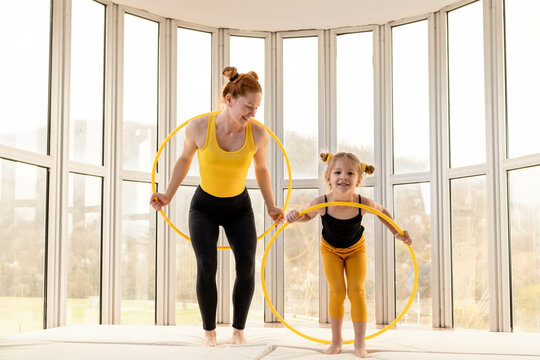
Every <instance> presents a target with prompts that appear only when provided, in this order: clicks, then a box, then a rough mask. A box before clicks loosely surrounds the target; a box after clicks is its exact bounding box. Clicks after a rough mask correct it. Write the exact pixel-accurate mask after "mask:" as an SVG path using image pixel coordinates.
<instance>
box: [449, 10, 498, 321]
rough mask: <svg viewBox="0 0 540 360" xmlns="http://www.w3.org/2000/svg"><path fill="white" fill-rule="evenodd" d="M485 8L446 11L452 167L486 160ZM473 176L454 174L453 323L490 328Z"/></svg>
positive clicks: (483, 194) (484, 242)
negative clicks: (455, 175)
mask: <svg viewBox="0 0 540 360" xmlns="http://www.w3.org/2000/svg"><path fill="white" fill-rule="evenodd" d="M482 11H483V10H482V3H481V2H480V1H477V2H474V3H471V4H469V5H466V6H463V7H460V8H458V9H456V10H453V11H451V12H449V13H448V14H447V16H448V81H449V84H448V85H449V87H448V103H449V113H448V119H449V137H450V138H449V143H450V154H449V155H450V164H449V166H450V167H452V168H456V167H460V166H468V165H477V164H485V163H486V150H485V147H486V141H485V139H486V130H485V123H486V120H485V111H484V108H485V102H484V96H485V94H484V50H483V49H484V40H483V34H484V31H483V26H482V17H483V16H482ZM470 175H471V176H468V177H463V178H456V179H450V207H451V212H450V213H451V228H450V229H451V230H450V231H451V240H452V279H453V282H452V283H453V289H452V293H453V307H454V309H453V310H454V326H455V327H464V328H475V329H487V328H488V327H489V323H488V313H489V288H488V273H489V270H488V261H487V260H488V236H487V227H486V226H487V204H486V198H487V189H486V176H485V175H483V174H482V175H478V174H474V173H471V174H470ZM474 175H478V176H474Z"/></svg>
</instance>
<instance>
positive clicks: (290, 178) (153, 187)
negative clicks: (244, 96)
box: [152, 111, 292, 250]
mask: <svg viewBox="0 0 540 360" xmlns="http://www.w3.org/2000/svg"><path fill="white" fill-rule="evenodd" d="M219 112H220V111H213V112H209V113H205V114H201V115H197V116H194V117H192V118H191V119H189V120H186V121H184V122H183V123H182V124H180V125H179V126H178V127H177V128H176V129H174V130H173V131H172V132H171V133H170V134H169V136H167V138H166V139H165V140H164V141H163V142H162V143H161V146H160V147H159V150H158V152H157V154H156V157H155V158H154V164H153V165H152V193H155V192H156V169H157V163H158V160H159V157H160V155H161V152H162V151H163V149H164V148H165V145H167V143H168V142H169V140H171V138H172V137H173V136H174V135H175V134H176V133H177V132H178V131H179V130H180V129H182V128H183V127H184V126H186V125H187V124H189V122H190V121H191V120H193V119H196V118H198V117H201V116H206V115H212V114H217V113H219ZM250 120H251V121H253V122H254V123H256V124H259V125H261V126H262V127H263V128H264V129H265V130H266V132H268V134H270V136H272V138H274V140H275V141H276V143H277V144H278V145H279V148H280V149H281V152H282V153H283V157H284V158H285V162H286V163H287V172H288V173H289V186H288V188H287V197H286V198H285V204H284V205H283V211H285V209H286V208H287V205H288V204H289V198H290V197H291V187H292V174H291V163H290V162H289V157H288V156H287V152H286V151H285V148H284V147H283V145H282V144H281V142H280V141H279V139H278V138H277V136H276V135H275V134H274V133H273V132H272V130H270V129H269V128H268V127H267V126H266V125H264V124H262V123H260V122H258V121H257V120H255V119H250ZM159 212H160V214H161V216H163V219H165V221H166V222H167V224H169V226H170V227H171V228H173V229H174V231H176V232H177V233H178V235H180V236H181V237H183V238H184V239H186V240H189V241H191V239H190V238H189V236H187V235H186V234H184V233H183V232H181V231H180V230H179V229H178V228H177V227H176V226H174V224H173V223H172V222H171V221H170V220H169V218H168V217H167V215H165V212H164V211H163V209H162V210H159ZM273 226H274V224H272V225H270V227H269V228H268V229H266V231H265V232H263V233H262V234H261V235H259V236H258V237H257V240H260V239H262V238H263V237H265V236H266V234H268V233H269V232H270V231H271V230H272V227H273ZM217 248H218V249H220V250H225V249H230V248H231V247H230V246H218V247H217Z"/></svg>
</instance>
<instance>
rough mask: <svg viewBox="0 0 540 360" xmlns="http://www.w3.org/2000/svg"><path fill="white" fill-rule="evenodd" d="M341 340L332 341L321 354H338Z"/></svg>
mask: <svg viewBox="0 0 540 360" xmlns="http://www.w3.org/2000/svg"><path fill="white" fill-rule="evenodd" d="M342 343H343V340H339V341H332V343H331V344H330V346H329V347H327V348H326V350H324V351H323V354H339V353H340V352H341V344H342Z"/></svg>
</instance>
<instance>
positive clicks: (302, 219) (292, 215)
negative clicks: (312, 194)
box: [287, 196, 324, 224]
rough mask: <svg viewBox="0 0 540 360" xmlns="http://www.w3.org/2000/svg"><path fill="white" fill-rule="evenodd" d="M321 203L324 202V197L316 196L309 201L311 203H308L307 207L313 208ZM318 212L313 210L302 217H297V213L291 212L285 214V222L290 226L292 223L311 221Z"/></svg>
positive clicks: (295, 211)
mask: <svg viewBox="0 0 540 360" xmlns="http://www.w3.org/2000/svg"><path fill="white" fill-rule="evenodd" d="M323 202H324V197H323V196H317V197H316V198H315V199H313V200H311V202H310V203H309V207H312V206H315V205H318V204H322V203H323ZM320 212H321V210H320V209H318V210H313V211H310V212H307V213H305V214H303V215H302V216H298V214H299V211H297V210H291V211H289V213H288V214H287V222H288V223H289V224H292V223H294V222H307V221H310V220H311V219H313V218H314V217H315V216H317V214H319V213H320Z"/></svg>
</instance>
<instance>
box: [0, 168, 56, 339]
mask: <svg viewBox="0 0 540 360" xmlns="http://www.w3.org/2000/svg"><path fill="white" fill-rule="evenodd" d="M47 180H48V173H47V170H46V169H44V168H40V167H37V166H33V165H26V164H23V163H18V162H14V161H8V160H4V159H0V181H1V183H0V199H1V200H2V206H1V207H0V229H2V234H3V235H2V239H1V241H0V243H1V244H2V251H0V264H1V267H0V314H1V319H2V321H0V336H2V335H13V334H16V333H19V332H27V331H32V330H40V329H42V328H43V308H44V306H43V304H44V298H43V296H44V291H43V290H44V275H45V263H44V262H45V239H46V223H45V219H46V208H47Z"/></svg>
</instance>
